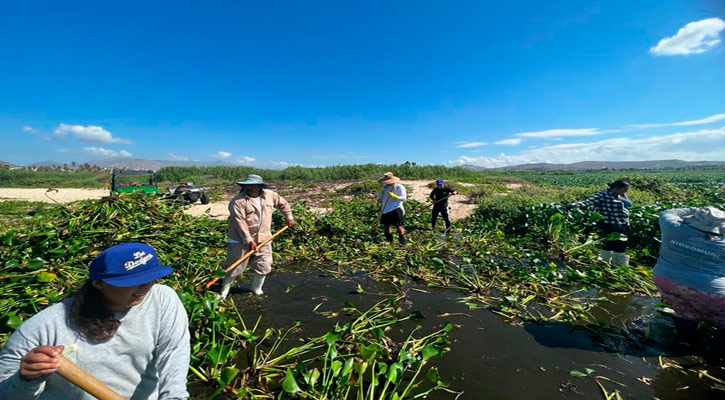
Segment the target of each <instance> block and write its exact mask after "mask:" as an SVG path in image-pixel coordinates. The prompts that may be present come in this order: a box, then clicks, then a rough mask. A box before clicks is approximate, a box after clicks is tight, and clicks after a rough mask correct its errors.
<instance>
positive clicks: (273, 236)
mask: <svg viewBox="0 0 725 400" xmlns="http://www.w3.org/2000/svg"><path fill="white" fill-rule="evenodd" d="M287 228H289V226H283V227H282V229H280V230H278V231H277V232H275V233H274V235H272V236H270V237H268V238H267V239H265V240H264V241H263V242H262V243H260V244H258V245H257V249H259V248H260V247H263V246H265V245H266V244H267V243H269V242H271V241H272V239H274V238H276V237H277V236H278V235H279V234H280V233H282V232H284V231H286V230H287ZM257 249H254V250H251V251H249V252H247V254H245V255H243V256H242V258H240V259H239V260H237V261H234V262H233V263H232V265H230V266H228V267H227V268H226V269H225V270H224V272H227V273H228V272H229V271H231V270H233V269H234V268H236V267H237V266H238V265H239V264H241V263H243V262H244V260H246V259H247V258H249V257H251V256H252V254H254V253H255V252H256V251H257ZM218 280H219V278H218V277H214V279H212V280H210V281H209V282H208V283H207V284H206V285H205V286H206V287H207V288H210V287H211V285H213V284H215V283H216V281H218Z"/></svg>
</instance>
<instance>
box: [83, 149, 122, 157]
mask: <svg viewBox="0 0 725 400" xmlns="http://www.w3.org/2000/svg"><path fill="white" fill-rule="evenodd" d="M83 151H85V152H86V153H88V154H92V155H94V156H101V157H124V158H127V157H131V156H133V154H131V153H129V152H128V151H126V150H121V151H120V152H117V151H114V150H110V149H104V148H103V147H84V148H83Z"/></svg>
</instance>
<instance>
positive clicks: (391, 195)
mask: <svg viewBox="0 0 725 400" xmlns="http://www.w3.org/2000/svg"><path fill="white" fill-rule="evenodd" d="M388 196H390V197H392V198H394V199H395V200H398V199H399V198H400V196H398V195H397V194H395V193H393V192H388Z"/></svg>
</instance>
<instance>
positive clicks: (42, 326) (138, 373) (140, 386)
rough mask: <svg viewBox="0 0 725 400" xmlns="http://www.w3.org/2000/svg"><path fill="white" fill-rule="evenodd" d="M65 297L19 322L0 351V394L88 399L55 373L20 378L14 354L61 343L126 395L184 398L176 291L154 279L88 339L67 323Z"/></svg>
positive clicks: (184, 345) (181, 320) (183, 325)
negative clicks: (104, 331) (102, 333)
mask: <svg viewBox="0 0 725 400" xmlns="http://www.w3.org/2000/svg"><path fill="white" fill-rule="evenodd" d="M70 304H71V303H70V300H66V301H64V302H62V303H59V304H55V305H53V306H51V307H48V308H47V309H45V310H43V311H41V312H39V313H38V314H36V315H35V316H33V317H32V318H30V319H28V320H27V321H26V322H25V323H23V324H22V325H21V326H20V327H19V328H18V329H17V330H16V331H15V332H14V333H13V334H12V335H11V336H10V338H9V339H8V341H7V343H5V347H4V348H3V350H2V351H0V399H14V400H26V399H32V400H35V399H42V400H56V399H84V400H85V399H89V400H90V399H93V397H92V396H90V395H89V394H87V393H85V392H83V391H82V390H81V389H79V388H77V387H76V386H74V385H73V384H71V383H70V382H68V381H66V380H65V379H63V378H62V377H61V376H59V375H58V374H50V375H47V376H45V377H44V378H41V379H38V380H33V381H25V380H22V379H20V376H19V375H18V369H19V368H20V359H21V358H22V357H23V356H24V355H25V354H26V353H27V352H28V351H30V350H32V349H33V348H35V347H37V346H42V345H47V346H57V345H64V346H66V349H67V350H66V352H65V353H64V354H65V356H66V357H67V358H68V359H70V360H71V361H73V362H74V363H76V364H78V365H79V366H80V367H81V368H83V369H85V370H86V371H87V372H89V373H90V374H92V375H93V376H95V377H96V378H98V379H99V380H100V381H101V382H103V383H105V384H106V385H107V386H109V387H110V388H111V389H113V390H115V391H116V392H118V393H119V394H120V395H121V396H123V397H124V398H126V399H137V400H141V399H143V400H146V399H151V400H156V399H160V400H169V399H186V398H187V397H188V396H189V394H188V392H187V391H186V375H187V373H188V371H189V357H190V348H189V346H190V345H189V327H188V319H187V315H186V311H185V310H184V306H183V304H181V301H180V300H179V297H178V296H177V294H176V292H175V291H174V290H173V289H172V288H170V287H168V286H164V285H158V284H157V285H154V286H153V287H152V288H151V290H150V291H149V293H148V294H147V295H146V298H145V299H144V300H143V302H142V303H141V304H139V305H137V306H135V307H133V308H131V309H130V310H128V311H126V312H125V313H123V314H119V315H118V316H117V317H118V318H119V319H120V320H121V326H120V327H119V328H118V330H117V331H116V334H115V335H114V336H113V337H112V338H111V339H109V340H108V341H105V342H102V343H98V342H88V341H86V340H85V339H84V338H83V337H82V336H80V335H79V334H78V332H77V331H75V330H73V329H71V328H70V327H69V326H68V323H67V316H68V312H69V310H70Z"/></svg>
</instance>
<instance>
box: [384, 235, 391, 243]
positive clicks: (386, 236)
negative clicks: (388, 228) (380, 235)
mask: <svg viewBox="0 0 725 400" xmlns="http://www.w3.org/2000/svg"><path fill="white" fill-rule="evenodd" d="M385 240H387V241H388V242H390V243H393V234H392V233H390V232H385Z"/></svg>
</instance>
